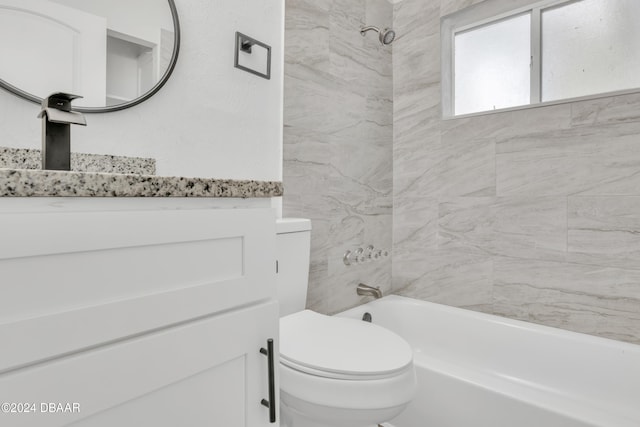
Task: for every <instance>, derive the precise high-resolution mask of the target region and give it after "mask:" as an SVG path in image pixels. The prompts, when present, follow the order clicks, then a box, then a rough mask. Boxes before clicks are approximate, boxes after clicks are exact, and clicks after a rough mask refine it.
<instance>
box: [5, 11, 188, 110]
mask: <svg viewBox="0 0 640 427" xmlns="http://www.w3.org/2000/svg"><path fill="white" fill-rule="evenodd" d="M179 48H180V25H179V22H178V14H177V12H176V6H175V3H174V1H173V0H0V58H2V60H1V61H0V86H1V87H3V88H5V89H7V90H8V91H10V92H12V93H14V94H16V95H18V96H20V97H23V98H26V99H28V100H30V101H33V102H38V103H40V102H41V101H42V99H43V98H45V97H47V96H49V95H50V94H51V93H54V92H65V93H70V94H75V95H80V96H82V97H83V98H82V99H78V100H76V101H74V102H73V105H74V110H77V111H81V112H86V113H94V112H95V113H100V112H108V111H116V110H121V109H124V108H128V107H132V106H134V105H136V104H139V103H141V102H143V101H144V100H146V99H148V98H149V97H151V96H153V94H155V93H156V92H157V91H158V90H160V88H161V87H162V86H163V85H164V83H165V82H166V81H167V79H168V78H169V76H170V75H171V73H172V71H173V68H174V67H175V64H176V61H177V59H178V51H179Z"/></svg>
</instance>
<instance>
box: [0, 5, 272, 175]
mask: <svg viewBox="0 0 640 427" xmlns="http://www.w3.org/2000/svg"><path fill="white" fill-rule="evenodd" d="M176 5H177V8H178V13H179V15H180V21H181V25H182V46H181V52H180V59H179V60H178V64H177V67H176V69H175V71H174V74H173V76H172V77H171V78H170V79H169V81H168V82H167V84H166V85H165V87H164V88H163V89H162V90H161V91H160V92H159V93H158V94H156V95H155V96H154V97H152V98H151V99H149V100H148V101H146V102H145V103H143V104H141V105H138V106H136V107H133V108H130V109H127V110H124V111H121V112H116V113H107V114H90V115H88V118H87V121H88V126H87V127H86V128H81V127H77V126H76V127H74V129H73V130H72V150H74V151H78V152H85V153H97V154H117V155H124V156H144V157H154V158H156V159H157V162H158V163H157V166H158V174H160V175H183V176H201V177H213V178H216V177H217V178H233V179H259V180H280V179H281V176H282V160H281V158H282V40H283V14H284V12H283V6H284V1H283V0H233V1H228V0H226V1H225V0H176ZM236 30H237V31H241V32H243V33H245V34H248V35H250V36H253V37H255V38H257V39H259V40H262V41H264V42H265V43H267V44H270V45H271V46H272V48H273V51H272V52H273V57H272V78H271V80H265V79H262V78H259V77H256V76H254V75H251V74H248V73H246V72H242V71H240V70H237V69H235V68H234V67H233V49H234V41H235V40H234V36H235V31H236ZM39 111H40V107H39V106H38V105H36V104H33V103H30V102H27V101H25V100H22V99H20V98H17V97H15V96H14V95H11V94H10V93H8V92H6V91H3V90H0V130H1V131H2V140H1V142H0V145H2V146H8V147H16V148H39V147H40V144H41V134H40V131H41V128H40V123H39V120H38V119H36V115H37V114H38V112H39Z"/></svg>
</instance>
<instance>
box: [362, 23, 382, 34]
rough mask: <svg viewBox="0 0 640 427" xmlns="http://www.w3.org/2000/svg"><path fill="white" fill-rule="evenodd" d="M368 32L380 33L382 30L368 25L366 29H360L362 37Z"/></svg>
mask: <svg viewBox="0 0 640 427" xmlns="http://www.w3.org/2000/svg"><path fill="white" fill-rule="evenodd" d="M367 31H375V32H376V33H380V28H378V27H375V26H373V25H367V26H366V27H362V28H360V35H362V36H364V35H365V33H366V32H367Z"/></svg>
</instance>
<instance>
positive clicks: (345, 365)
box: [280, 310, 413, 379]
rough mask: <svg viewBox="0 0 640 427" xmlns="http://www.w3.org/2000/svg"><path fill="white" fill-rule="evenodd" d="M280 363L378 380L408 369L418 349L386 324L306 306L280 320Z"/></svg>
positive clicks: (333, 375) (331, 374) (316, 372)
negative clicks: (317, 310) (318, 310)
mask: <svg viewBox="0 0 640 427" xmlns="http://www.w3.org/2000/svg"><path fill="white" fill-rule="evenodd" d="M280 362H281V363H282V364H284V365H286V366H289V367H290V368H293V369H296V370H299V371H302V372H307V373H310V374H313V375H317V376H322V377H328V378H341V379H374V378H387V377H390V376H394V375H396V374H397V373H399V372H402V371H404V370H405V369H407V367H408V366H410V365H411V364H412V362H413V352H412V350H411V347H410V346H409V344H408V343H407V342H406V341H405V340H404V339H402V338H401V337H400V336H398V335H397V334H395V333H393V332H391V331H389V330H388V329H385V328H383V327H381V326H378V325H375V324H372V323H368V322H363V321H361V320H356V319H349V318H344V317H334V316H325V315H322V314H318V313H315V312H313V311H310V310H305V311H301V312H299V313H295V314H291V315H289V316H285V317H283V318H282V319H280Z"/></svg>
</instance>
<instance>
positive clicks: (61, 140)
mask: <svg viewBox="0 0 640 427" xmlns="http://www.w3.org/2000/svg"><path fill="white" fill-rule="evenodd" d="M78 98H82V97H81V96H78V95H71V94H68V93H54V94H51V95H49V96H48V97H47V98H45V99H43V100H42V111H40V114H38V118H42V169H49V170H63V171H68V170H71V125H72V124H74V125H81V126H86V125H87V121H86V119H85V117H84V115H82V114H81V113H78V112H75V111H71V101H73V100H74V99H78Z"/></svg>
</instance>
